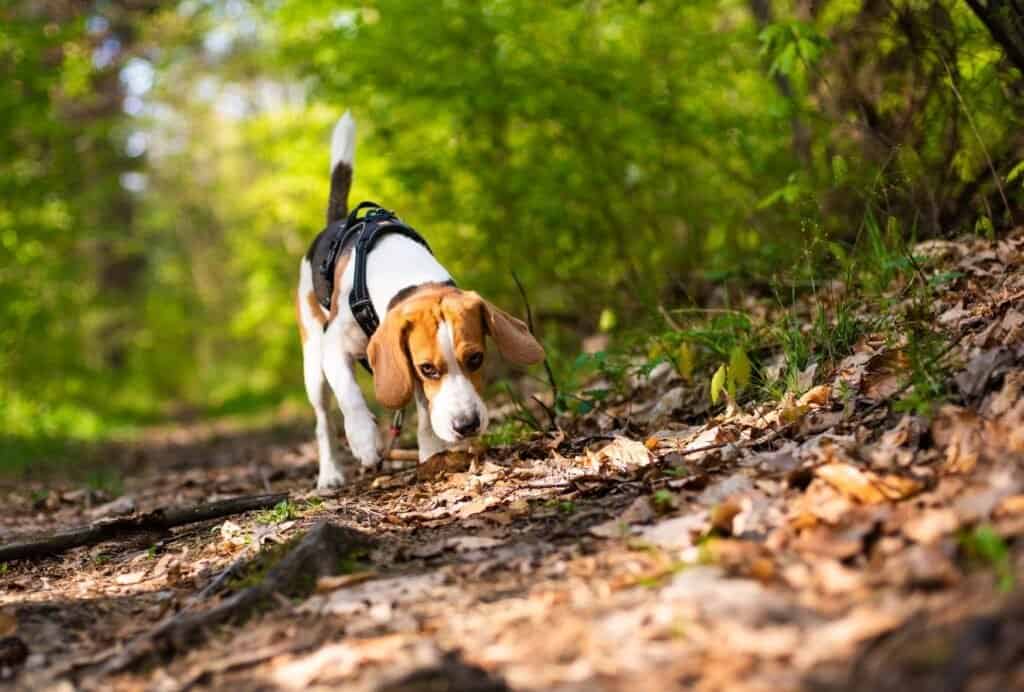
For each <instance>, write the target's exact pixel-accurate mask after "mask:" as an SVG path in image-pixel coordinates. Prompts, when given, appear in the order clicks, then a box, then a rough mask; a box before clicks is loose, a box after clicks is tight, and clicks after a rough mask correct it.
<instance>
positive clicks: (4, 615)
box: [0, 608, 18, 638]
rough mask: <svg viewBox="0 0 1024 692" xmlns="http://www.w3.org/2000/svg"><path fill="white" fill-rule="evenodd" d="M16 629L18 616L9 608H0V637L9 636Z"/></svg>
mask: <svg viewBox="0 0 1024 692" xmlns="http://www.w3.org/2000/svg"><path fill="white" fill-rule="evenodd" d="M17 631H18V618H17V617H16V616H15V615H14V613H13V612H12V611H11V610H10V609H7V608H5V609H3V610H0V638H2V637H10V636H12V635H13V634H14V633H15V632H17Z"/></svg>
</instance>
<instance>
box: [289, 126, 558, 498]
mask: <svg viewBox="0 0 1024 692" xmlns="http://www.w3.org/2000/svg"><path fill="white" fill-rule="evenodd" d="M354 155H355V121H354V120H353V119H352V116H351V115H350V114H349V113H347V112H346V113H345V115H343V116H342V117H341V119H340V120H339V121H338V123H337V125H336V126H335V128H334V132H333V134H332V137H331V190H330V196H329V198H328V204H327V228H326V229H324V231H322V232H321V233H320V235H319V236H317V239H316V240H314V242H313V245H312V246H311V247H310V250H309V253H307V255H306V256H305V257H304V258H303V260H302V263H301V265H300V267H299V285H298V291H297V294H296V309H297V312H298V322H299V332H300V335H301V337H302V356H303V370H304V376H305V385H306V394H307V395H308V397H309V401H310V403H311V404H312V405H313V410H314V411H315V412H316V441H317V451H318V454H319V459H320V473H319V478H318V480H317V487H318V488H332V487H337V486H340V485H342V484H343V483H344V482H345V475H346V474H345V472H346V468H345V466H344V465H343V464H342V462H341V456H340V453H339V452H340V450H339V449H338V442H339V440H338V431H339V426H338V422H337V420H336V418H335V416H334V412H333V409H332V406H331V403H330V391H333V392H334V395H335V397H336V398H337V400H338V404H339V406H340V408H341V413H342V415H343V420H344V428H345V437H346V438H347V439H348V444H349V447H350V448H351V450H352V453H353V455H354V456H355V458H356V459H357V460H358V461H359V463H360V464H361V466H362V467H363V468H364V469H367V468H372V467H375V466H376V465H377V464H378V462H379V460H380V454H381V439H380V436H379V431H378V428H377V424H376V421H375V420H374V417H373V414H372V413H371V412H370V409H369V407H368V406H367V405H366V400H365V399H364V398H363V394H362V392H361V391H360V389H359V386H358V384H357V383H356V373H355V367H356V365H357V363H358V362H360V360H361V359H366V360H368V364H369V367H370V369H371V370H372V373H373V385H374V390H375V393H376V398H377V400H378V401H379V402H380V403H381V404H383V405H384V406H385V407H387V408H391V409H401V408H404V407H405V406H406V404H408V403H409V401H410V400H411V399H415V401H416V411H417V417H418V419H419V422H418V429H417V439H418V443H419V460H420V461H424V460H426V459H428V458H429V457H431V456H432V455H434V454H436V453H437V452H440V451H443V450H444V449H447V448H448V447H449V446H450V445H452V444H454V443H456V442H458V441H459V440H462V439H465V438H468V437H473V436H475V435H479V434H481V433H483V432H484V431H485V430H486V429H487V423H488V414H487V406H486V405H485V404H484V402H483V400H482V398H481V392H482V390H483V365H484V359H485V343H484V341H485V338H486V337H487V336H490V337H491V338H492V339H493V340H494V343H495V345H496V346H497V348H498V351H499V352H500V353H501V355H502V356H503V357H504V358H506V359H507V360H509V361H511V362H513V363H517V364H521V365H528V364H533V363H539V362H541V361H542V360H543V359H544V349H543V347H542V346H541V345H540V343H538V342H537V340H536V339H535V338H534V337H533V335H532V334H531V333H530V330H529V329H528V328H527V326H526V324H524V323H523V322H522V321H521V320H519V319H516V318H515V317H512V316H511V315H509V314H508V313H506V312H504V311H503V310H500V309H499V308H497V307H495V306H494V305H492V304H491V303H489V302H488V301H486V300H484V299H483V298H481V297H480V296H479V295H477V294H476V293H474V292H472V291H464V290H461V289H459V288H456V287H455V285H454V283H453V281H452V277H451V275H450V274H449V273H448V271H447V270H446V269H445V268H444V267H443V266H442V265H441V264H440V263H439V262H438V261H437V259H435V258H434V255H433V254H432V253H431V252H430V249H429V247H427V245H426V242H425V241H423V240H422V238H419V236H418V235H417V234H416V233H415V231H412V229H410V228H408V227H407V226H405V225H404V224H402V223H401V222H400V221H399V220H398V218H397V217H395V216H394V215H392V214H390V213H389V212H384V210H381V211H382V212H384V214H385V215H388V216H387V218H382V219H381V220H380V223H379V225H382V226H387V224H389V223H393V224H396V225H397V226H396V228H397V227H401V229H404V230H405V231H409V232H410V233H408V234H405V233H399V232H382V231H381V230H380V228H378V230H377V236H378V237H377V238H376V242H375V243H374V244H373V245H372V246H370V247H369V248H365V249H364V248H361V249H360V251H361V252H364V255H365V256H364V257H361V258H358V259H359V260H361V262H362V264H363V267H364V271H363V278H364V284H365V286H364V287H363V289H362V291H363V292H364V293H366V294H367V297H368V299H369V303H370V304H371V305H370V308H371V312H372V313H375V314H374V317H376V315H381V316H382V318H381V319H380V326H379V328H377V329H376V330H375V331H373V326H376V323H375V322H374V323H373V326H371V327H369V328H367V327H366V325H365V320H361V319H357V316H356V315H355V314H354V312H353V311H354V310H355V306H354V304H353V307H351V308H350V300H349V299H350V297H351V295H350V294H352V293H353V288H354V286H355V287H356V288H357V289H358V287H359V286H360V285H361V284H359V283H358V281H359V280H360V277H359V276H357V275H358V274H359V272H357V271H356V267H357V265H358V264H359V262H357V261H352V260H353V258H354V255H355V253H356V247H357V246H359V243H358V242H357V240H358V231H359V230H360V229H362V228H365V226H364V225H361V224H360V223H359V222H358V220H356V219H355V217H356V214H357V213H358V211H359V209H360V208H362V207H363V206H366V205H365V204H364V205H360V207H359V208H357V210H356V212H354V213H353V214H352V215H351V216H350V217H349V218H348V220H347V227H343V226H345V220H346V215H347V214H348V193H349V188H350V187H351V183H352V173H353V169H354V167H353V163H354V159H355V156H354ZM374 206H375V205H374ZM375 223H376V222H375ZM349 229H351V230H352V232H351V233H348V234H347V235H346V237H345V242H342V241H341V240H340V238H341V236H340V235H339V232H340V231H344V230H349ZM388 230H389V231H390V230H392V229H388ZM410 236H412V237H410ZM332 240H333V243H334V245H333V246H332V245H331V242H332ZM328 251H330V252H329V253H328ZM325 253H328V254H325ZM325 256H326V257H329V259H328V260H327V261H325V260H324V259H323V258H324V257H325ZM325 286H326V287H327V288H328V289H329V291H325ZM318 289H320V290H319V296H318ZM368 332H372V334H370V333H368ZM364 362H365V361H364Z"/></svg>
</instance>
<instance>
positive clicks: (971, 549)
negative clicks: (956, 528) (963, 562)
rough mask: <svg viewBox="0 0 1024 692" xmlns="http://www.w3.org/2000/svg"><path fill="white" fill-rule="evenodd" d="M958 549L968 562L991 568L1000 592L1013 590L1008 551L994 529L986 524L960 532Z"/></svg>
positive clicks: (1012, 576) (1004, 542) (1011, 567)
mask: <svg viewBox="0 0 1024 692" xmlns="http://www.w3.org/2000/svg"><path fill="white" fill-rule="evenodd" d="M960 548H961V550H963V552H964V555H965V557H966V558H967V560H968V562H973V563H975V564H981V565H987V566H988V567H990V568H992V570H993V571H994V572H995V575H996V579H997V581H998V584H999V589H1000V590H1001V591H1005V592H1008V591H1012V590H1013V587H1014V582H1015V579H1014V574H1013V566H1012V564H1011V558H1010V549H1009V548H1008V547H1007V545H1006V541H1005V540H1003V537H1002V536H1000V535H999V534H998V533H996V531H995V529H993V528H992V527H991V526H989V525H987V524H982V525H979V526H976V527H974V528H973V529H971V530H964V531H962V532H961V533H960Z"/></svg>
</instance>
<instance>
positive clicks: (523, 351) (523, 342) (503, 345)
mask: <svg viewBox="0 0 1024 692" xmlns="http://www.w3.org/2000/svg"><path fill="white" fill-rule="evenodd" d="M476 297H477V298H480V297H479V296H476ZM480 305H481V309H482V311H483V318H484V329H485V331H486V332H487V333H488V334H490V335H491V338H493V339H494V343H495V344H496V345H497V346H498V351H500V352H501V355H502V356H503V357H504V358H505V359H506V360H509V361H511V362H513V363H517V364H518V365H533V364H534V363H539V362H541V361H542V360H544V347H543V346H541V345H540V342H539V341H537V339H536V338H535V337H534V336H533V334H531V333H530V328H529V327H527V326H526V323H525V322H523V321H522V320H521V319H518V318H516V317H513V316H512V315H510V314H508V313H507V312H505V311H504V310H502V309H501V308H499V307H495V306H494V305H493V304H492V303H490V302H488V301H486V300H484V299H483V298H480Z"/></svg>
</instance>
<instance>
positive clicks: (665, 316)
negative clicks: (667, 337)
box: [658, 303, 683, 332]
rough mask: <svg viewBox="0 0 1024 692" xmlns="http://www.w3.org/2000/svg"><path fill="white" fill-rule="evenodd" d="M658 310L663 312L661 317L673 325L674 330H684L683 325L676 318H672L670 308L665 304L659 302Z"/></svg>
mask: <svg viewBox="0 0 1024 692" xmlns="http://www.w3.org/2000/svg"><path fill="white" fill-rule="evenodd" d="M658 312H660V313H661V317H662V319H664V320H665V324H667V325H668V326H669V327H671V328H672V330H673V331H677V332H681V331H683V328H682V326H681V325H680V324H679V323H678V322H676V321H675V320H674V319H672V315H670V314H669V312H668V310H666V309H665V306H664V305H662V304H661V303H658Z"/></svg>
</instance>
